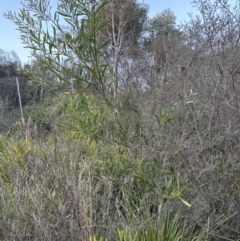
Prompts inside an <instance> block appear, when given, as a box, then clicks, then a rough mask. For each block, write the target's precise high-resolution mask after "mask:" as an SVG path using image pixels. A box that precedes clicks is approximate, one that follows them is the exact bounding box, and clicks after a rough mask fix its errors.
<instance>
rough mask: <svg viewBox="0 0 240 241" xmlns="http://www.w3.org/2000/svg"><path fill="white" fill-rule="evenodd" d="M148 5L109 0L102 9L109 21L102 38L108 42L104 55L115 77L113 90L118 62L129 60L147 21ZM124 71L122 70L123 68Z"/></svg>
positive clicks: (116, 81)
mask: <svg viewBox="0 0 240 241" xmlns="http://www.w3.org/2000/svg"><path fill="white" fill-rule="evenodd" d="M147 13H148V6H147V5H145V4H142V3H138V2H137V1H136V0H110V1H109V2H108V4H106V5H105V7H104V8H103V9H102V15H103V16H104V18H105V19H106V20H107V21H108V22H109V24H108V27H107V31H106V33H105V35H104V36H103V38H106V39H109V40H110V44H109V45H108V46H107V48H106V49H105V56H106V57H107V58H108V59H110V60H111V61H110V65H111V67H112V71H113V74H114V77H115V92H117V91H118V87H119V84H123V83H118V82H119V74H120V73H119V64H120V61H121V60H123V59H124V57H126V61H129V60H130V59H131V58H132V57H133V55H134V53H136V51H134V50H136V48H137V47H138V45H139V40H140V38H141V36H142V33H143V31H144V29H145V26H146V23H147ZM123 71H124V70H123Z"/></svg>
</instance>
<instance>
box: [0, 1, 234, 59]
mask: <svg viewBox="0 0 240 241" xmlns="http://www.w3.org/2000/svg"><path fill="white" fill-rule="evenodd" d="M20 2H21V0H0V33H1V35H0V49H3V50H6V51H12V50H14V51H15V52H16V53H17V55H18V57H19V59H20V60H21V62H23V63H27V62H28V61H30V52H29V50H28V49H26V48H24V46H23V44H22V43H21V40H20V34H19V32H18V31H17V30H16V25H15V24H14V23H13V22H11V21H10V20H8V19H6V18H4V17H3V13H4V12H6V11H8V10H11V11H12V12H18V11H19V9H20V8H21V3H20ZM50 2H51V3H52V4H53V5H55V6H56V2H57V0H50ZM138 2H144V3H145V4H147V5H149V17H150V18H151V17H153V16H155V15H156V14H158V13H161V12H162V11H163V10H164V9H166V8H170V9H171V10H172V11H173V13H174V14H175V15H176V17H177V23H180V22H185V21H188V20H189V16H188V13H193V15H196V14H197V13H196V9H195V8H193V5H192V4H191V2H192V1H191V0H138ZM229 2H230V3H232V4H235V3H236V0H230V1H229Z"/></svg>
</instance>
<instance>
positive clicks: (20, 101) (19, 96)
mask: <svg viewBox="0 0 240 241" xmlns="http://www.w3.org/2000/svg"><path fill="white" fill-rule="evenodd" d="M16 83H17V91H18V99H19V106H20V110H21V116H22V119H23V120H24V118H23V108H22V99H21V93H20V88H19V81H18V77H16Z"/></svg>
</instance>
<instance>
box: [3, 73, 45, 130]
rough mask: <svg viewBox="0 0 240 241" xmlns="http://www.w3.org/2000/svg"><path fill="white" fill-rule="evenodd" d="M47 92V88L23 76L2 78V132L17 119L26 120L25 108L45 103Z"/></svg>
mask: <svg viewBox="0 0 240 241" xmlns="http://www.w3.org/2000/svg"><path fill="white" fill-rule="evenodd" d="M45 92H46V88H45V89H43V87H42V86H41V85H39V84H38V83H35V84H30V83H29V82H27V81H26V80H25V79H24V78H23V77H21V76H18V77H15V76H14V77H4V78H0V132H1V131H4V130H5V129H6V128H7V127H8V126H9V125H10V124H11V123H12V122H14V121H15V120H16V119H17V118H24V111H23V107H24V106H25V105H31V104H34V103H36V102H38V103H39V102H41V101H43V100H44V97H45V95H46V93H45Z"/></svg>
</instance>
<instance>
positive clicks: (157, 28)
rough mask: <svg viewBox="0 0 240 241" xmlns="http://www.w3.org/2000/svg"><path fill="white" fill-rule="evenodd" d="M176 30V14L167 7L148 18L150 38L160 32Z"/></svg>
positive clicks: (153, 37) (166, 32) (165, 32)
mask: <svg viewBox="0 0 240 241" xmlns="http://www.w3.org/2000/svg"><path fill="white" fill-rule="evenodd" d="M175 30H176V16H175V14H174V13H173V12H172V10H171V9H169V8H167V9H165V10H163V11H162V12H161V13H159V14H157V15H156V16H155V17H153V18H152V19H150V20H149V25H148V32H149V35H150V39H155V38H156V37H157V36H159V35H160V34H163V33H164V34H168V33H171V32H173V31H175Z"/></svg>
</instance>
